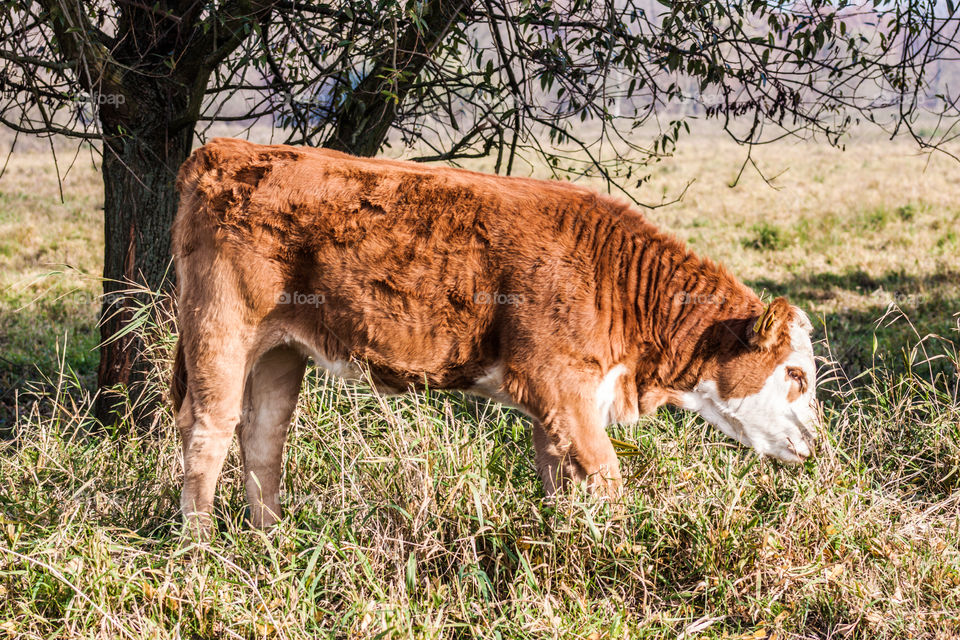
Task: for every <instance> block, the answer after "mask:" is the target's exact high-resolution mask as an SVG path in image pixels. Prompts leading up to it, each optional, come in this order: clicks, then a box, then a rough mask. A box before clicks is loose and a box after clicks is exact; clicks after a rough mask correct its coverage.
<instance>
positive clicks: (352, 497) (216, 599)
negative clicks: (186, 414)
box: [0, 140, 960, 639]
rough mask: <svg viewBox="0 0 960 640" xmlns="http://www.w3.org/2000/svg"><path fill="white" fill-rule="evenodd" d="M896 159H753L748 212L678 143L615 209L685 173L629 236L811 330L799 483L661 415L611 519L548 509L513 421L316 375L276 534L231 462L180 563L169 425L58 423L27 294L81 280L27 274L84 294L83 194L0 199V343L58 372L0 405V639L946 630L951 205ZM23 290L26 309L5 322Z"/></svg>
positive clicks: (91, 208) (949, 597)
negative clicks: (821, 415)
mask: <svg viewBox="0 0 960 640" xmlns="http://www.w3.org/2000/svg"><path fill="white" fill-rule="evenodd" d="M904 151H905V149H904V148H902V147H897V146H896V145H893V144H886V145H880V144H875V143H870V144H869V145H866V146H863V147H858V148H857V149H855V150H853V151H852V152H847V154H845V155H839V154H838V153H836V152H834V151H830V150H826V149H823V148H821V147H818V146H806V147H777V148H770V149H765V150H762V151H758V152H756V153H757V157H758V158H759V160H758V161H759V162H760V165H761V167H764V168H768V169H769V170H770V172H771V173H775V172H776V171H777V170H778V169H781V168H785V167H789V171H788V172H787V173H786V174H784V175H783V176H782V177H781V178H780V179H779V180H778V183H779V184H781V185H782V186H783V188H782V190H780V191H774V190H771V189H770V188H768V187H766V186H765V185H763V184H762V181H759V179H758V178H756V176H751V175H749V174H746V175H745V178H744V180H743V181H741V184H740V185H739V186H738V187H736V188H734V189H731V188H729V187H727V186H726V184H727V183H728V182H730V181H731V180H732V179H733V177H734V176H735V175H736V172H737V170H738V169H739V164H740V163H741V162H742V161H743V155H742V153H743V152H742V150H740V151H738V150H737V149H736V148H734V147H731V146H728V145H725V144H721V143H719V142H718V141H715V140H712V141H708V142H707V143H704V144H697V143H695V142H694V143H691V144H690V145H689V146H688V147H685V148H681V152H680V154H679V155H678V157H677V158H676V159H675V160H671V161H669V162H665V163H663V164H661V165H659V166H657V167H656V168H655V170H654V175H653V177H652V178H651V180H650V182H649V183H648V184H649V186H648V187H647V188H646V189H645V190H644V192H643V193H642V194H641V199H644V200H648V201H649V200H651V199H653V198H651V197H647V196H649V195H650V194H654V198H659V194H660V193H661V192H662V191H663V190H664V189H666V192H667V194H668V195H669V194H671V193H675V192H677V191H678V190H679V189H680V188H682V186H683V185H684V184H685V183H686V181H687V180H688V179H689V178H692V177H697V178H698V179H697V182H696V183H694V185H693V186H691V188H690V191H689V192H688V194H687V198H686V199H685V201H684V202H683V203H682V204H681V205H679V206H677V207H673V208H665V209H658V210H656V211H655V212H653V213H651V217H652V218H654V219H655V220H657V221H658V222H659V223H660V224H661V225H663V226H665V227H667V228H670V229H672V230H674V231H675V232H677V233H678V234H679V235H681V236H682V237H684V238H686V239H688V240H691V241H693V244H694V246H695V247H697V248H698V249H699V250H700V251H701V252H703V253H705V254H707V255H711V256H712V257H715V258H717V259H719V260H721V261H723V262H725V263H727V264H728V265H730V266H731V268H732V269H733V270H734V272H735V273H738V274H739V275H741V276H742V277H743V278H744V279H746V280H747V281H749V282H751V283H753V284H754V285H756V286H759V287H765V288H767V289H768V290H769V291H770V292H772V293H781V292H786V293H789V294H790V295H791V296H792V297H794V298H797V299H799V300H800V301H801V303H802V304H804V305H805V306H807V307H808V308H810V309H812V310H813V311H815V312H818V313H819V314H821V317H822V324H821V327H820V331H821V332H822V333H821V337H825V336H829V340H826V339H824V340H822V341H821V343H820V344H819V345H818V351H819V354H820V355H821V356H822V358H823V367H822V373H823V374H824V376H825V378H826V383H825V385H824V388H823V391H822V399H823V400H824V401H825V405H826V411H827V418H828V425H829V430H828V437H827V442H826V443H825V444H824V446H823V447H822V450H821V452H820V455H819V456H818V457H817V458H816V459H815V460H812V461H810V462H808V463H807V464H806V465H805V466H803V467H799V468H793V467H784V466H782V465H780V464H778V463H776V462H770V461H760V460H757V459H756V457H755V456H754V455H753V454H752V453H751V452H749V451H747V450H744V449H741V448H738V447H736V446H734V445H731V444H730V443H729V442H727V441H726V440H725V439H724V438H723V437H722V436H721V435H719V434H718V433H717V432H715V431H713V430H711V429H709V428H707V427H705V425H704V424H703V422H702V421H701V420H699V419H698V418H694V417H692V416H690V415H688V414H685V413H683V412H677V411H666V410H665V411H662V412H661V413H659V414H658V415H657V416H654V417H650V418H645V419H644V420H642V421H641V422H640V423H639V424H636V425H630V426H619V427H615V428H613V429H612V433H613V435H614V436H615V437H617V438H618V439H620V440H624V441H627V442H630V443H634V444H635V448H630V449H629V450H627V451H625V452H624V458H623V461H624V465H625V472H626V474H628V475H629V476H630V478H631V480H630V482H629V485H630V492H629V493H628V495H627V497H626V499H625V506H624V509H623V512H622V513H620V514H616V515H611V514H609V513H607V512H606V511H605V507H603V506H602V505H598V504H596V503H594V502H591V501H590V500H584V499H583V498H582V496H573V497H572V498H571V499H570V500H569V501H566V502H563V503H561V504H559V505H557V506H556V507H555V508H545V507H544V506H543V505H542V504H541V488H540V486H539V481H538V480H537V479H536V474H535V471H534V469H533V465H532V463H531V460H532V453H531V450H530V444H529V441H528V430H529V425H528V424H527V422H526V421H525V419H524V418H522V417H521V416H519V415H518V414H516V413H514V412H512V411H509V410H504V409H502V408H500V407H499V406H496V405H493V404H486V403H477V402H474V401H472V400H469V399H465V398H463V397H461V396H458V395H451V394H424V395H420V396H409V397H401V398H381V397H377V396H374V395H372V394H371V393H370V392H369V391H368V390H367V389H365V388H358V387H352V386H346V385H344V384H342V383H331V382H329V381H327V380H325V379H323V378H322V377H320V376H318V375H317V374H315V373H314V374H311V375H310V376H309V377H308V381H307V384H306V386H307V387H308V389H307V391H306V393H304V395H303V398H302V401H301V403H300V406H299V408H298V410H297V414H296V417H295V421H294V423H295V424H294V429H293V433H292V436H291V439H290V446H289V449H288V454H287V474H286V479H285V485H284V492H285V498H286V500H285V501H286V504H287V505H288V507H289V511H288V515H287V517H286V518H285V519H284V520H283V522H282V523H281V524H280V526H279V527H277V528H276V529H275V530H273V531H271V532H269V533H267V534H264V533H262V532H256V531H249V530H246V529H244V528H243V527H242V526H241V525H240V521H241V518H242V513H243V491H242V486H241V476H240V469H239V466H238V464H239V460H238V456H237V455H236V453H235V452H234V453H232V454H231V457H230V459H229V460H228V464H227V469H226V471H225V473H224V477H223V481H222V484H221V497H222V500H221V503H220V505H219V507H218V512H219V515H220V517H221V528H220V532H219V535H218V536H217V538H216V539H215V540H214V541H213V542H212V543H210V544H206V545H192V544H189V543H186V542H184V541H183V540H182V539H181V538H180V537H179V535H178V530H179V528H178V525H177V523H176V518H177V513H176V510H177V507H176V503H177V496H178V490H179V487H178V474H179V459H178V456H179V452H178V442H177V439H176V437H175V435H174V433H173V429H172V426H171V423H170V421H169V420H167V421H165V423H164V424H166V425H167V428H166V429H165V430H164V431H163V432H162V433H160V434H159V435H157V436H155V437H150V438H147V439H143V438H140V437H138V436H135V435H131V434H129V433H124V434H119V433H117V434H105V433H102V432H91V431H90V427H91V424H92V423H91V420H90V418H89V416H88V413H87V407H86V405H85V404H83V403H79V404H74V399H75V398H78V397H81V398H82V396H83V394H82V393H79V392H78V390H77V387H78V386H80V385H82V384H83V380H84V378H83V375H84V374H85V373H86V372H88V370H87V369H85V368H84V367H88V366H89V365H88V364H86V363H85V361H83V360H82V359H81V360H74V361H73V362H74V364H73V367H74V368H75V369H77V371H78V372H79V375H78V376H74V375H73V374H72V373H71V372H70V367H69V366H67V365H70V363H71V358H73V357H74V356H70V357H66V358H59V359H58V358H57V357H56V348H55V346H54V342H55V337H56V336H58V335H60V332H61V328H60V327H61V325H60V320H58V319H56V318H52V319H48V318H45V317H44V313H46V309H47V308H48V307H46V306H44V305H49V304H51V303H50V302H49V300H48V296H47V294H44V293H43V291H44V289H43V288H42V287H44V286H46V287H49V288H51V289H52V290H54V291H58V290H60V291H62V290H69V288H70V287H78V288H80V290H82V291H85V292H88V294H89V293H91V292H93V291H95V289H96V286H97V282H96V279H95V278H92V277H88V278H79V279H77V280H71V278H75V277H77V276H75V275H74V272H67V273H64V274H62V275H46V276H44V277H43V278H42V279H41V280H40V283H43V284H37V283H36V282H35V281H36V279H37V278H36V276H37V275H39V274H47V273H49V272H51V271H57V269H55V268H53V267H52V266H50V265H49V264H47V258H44V257H43V256H44V255H53V256H56V255H57V254H56V252H55V251H54V252H53V253H43V252H44V251H45V250H46V249H47V247H48V246H49V243H50V242H51V241H52V239H62V238H66V237H70V236H71V234H74V233H76V234H80V235H81V237H87V238H92V240H90V241H88V242H87V244H88V245H89V246H87V248H86V254H84V255H85V257H81V255H80V254H77V255H76V257H74V258H73V259H74V260H76V261H78V262H82V261H84V260H89V262H84V263H83V264H85V265H86V266H84V267H83V270H85V271H88V272H95V271H96V268H95V259H96V256H97V254H98V252H99V248H98V246H97V245H98V243H97V242H96V235H90V236H83V234H87V233H90V234H92V233H93V232H91V231H90V228H91V227H92V224H91V220H96V218H97V215H96V207H97V206H99V201H98V200H97V199H96V196H91V197H90V198H89V199H85V198H87V196H90V193H94V192H93V190H92V189H90V191H89V192H87V191H85V189H84V188H83V187H82V186H80V187H78V191H77V194H73V195H71V192H69V191H68V192H67V193H66V195H67V198H68V199H67V205H66V208H67V209H68V210H69V208H70V207H74V208H75V209H74V213H64V212H63V211H62V208H61V207H60V206H59V205H55V204H50V203H51V202H52V201H53V196H52V194H54V193H55V191H53V189H54V188H55V184H54V183H53V182H52V180H51V176H50V174H49V173H46V174H45V173H42V172H40V171H39V170H37V173H35V174H31V173H29V172H28V171H27V169H25V168H24V169H22V170H23V172H24V173H23V175H25V176H27V177H22V178H20V179H19V180H20V181H19V182H16V183H11V182H9V181H8V178H7V177H5V178H4V179H3V181H0V192H2V194H3V195H2V196H0V197H2V198H3V202H4V203H7V202H12V203H13V205H12V206H9V205H6V204H5V208H4V209H3V210H2V211H0V216H2V217H0V224H3V225H5V226H4V228H3V231H4V235H3V237H4V238H6V237H7V235H6V234H7V233H11V232H19V231H18V229H19V228H20V226H27V225H31V226H32V227H33V228H34V230H33V231H30V232H29V234H27V235H26V236H25V237H29V238H33V240H31V241H30V242H31V243H33V244H32V245H30V246H31V247H32V248H24V249H23V250H20V249H19V248H17V247H15V248H14V250H13V252H12V255H11V256H5V257H2V258H0V259H2V260H3V262H0V278H2V279H3V280H2V282H3V286H2V287H0V292H2V294H0V305H2V306H0V311H2V313H3V320H2V322H3V324H2V326H3V331H4V332H3V334H2V337H0V348H2V349H3V351H2V354H3V355H4V357H6V358H8V359H10V360H15V359H16V358H17V357H22V358H25V359H29V358H30V357H36V358H38V359H40V358H41V357H44V358H46V360H40V361H41V362H45V361H47V362H57V361H63V362H65V363H66V364H65V365H64V369H66V371H65V375H63V376H58V375H57V370H56V369H47V372H48V374H50V372H51V371H52V374H50V375H49V377H50V378H51V380H52V384H51V385H50V386H48V387H46V388H45V389H44V390H43V393H42V395H41V397H39V398H38V399H36V402H35V403H31V402H28V401H27V400H28V399H27V398H24V397H21V398H20V400H19V411H20V412H19V415H17V416H16V417H15V418H11V423H12V424H11V426H10V430H11V433H10V436H11V437H10V439H8V440H7V441H5V442H4V443H3V444H0V486H2V487H3V489H2V490H0V514H2V516H0V517H2V519H3V522H2V527H0V532H2V533H0V632H2V631H6V632H7V633H8V634H9V635H10V636H11V637H25V638H29V637H56V638H60V637H62V638H74V637H105V638H118V637H138V638H139V637H145V638H164V637H170V636H176V637H237V636H239V637H243V638H253V637H258V638H259V637H277V638H305V637H315V636H323V637H326V636H330V637H338V638H339V637H381V638H393V637H417V638H420V637H437V638H460V637H484V638H493V637H501V638H506V637H510V638H647V637H649V638H675V637H678V636H683V637H687V638H692V637H702V638H722V637H740V638H771V637H777V638H799V637H816V638H821V637H824V638H825V637H844V638H847V637H849V638H871V639H872V638H904V637H923V638H954V637H958V636H960V626H958V623H957V620H958V618H960V546H958V545H960V542H958V541H960V515H958V514H960V399H958V384H960V382H958V380H960V377H958V367H960V358H958V355H957V351H956V348H955V347H954V346H953V345H952V344H951V343H950V342H948V341H947V340H945V339H940V338H926V339H925V340H922V339H923V338H924V337H925V335H926V333H927V332H928V331H934V332H936V333H939V334H940V335H942V336H944V338H953V339H956V337H957V325H956V323H957V318H956V316H955V315H953V314H955V313H956V312H957V310H958V307H960V293H958V289H957V287H958V282H957V278H956V269H957V263H956V259H955V258H954V259H953V260H952V261H951V253H950V251H951V250H950V248H949V247H950V246H954V249H953V251H954V255H955V251H956V248H955V245H950V244H949V243H950V242H954V241H953V240H950V239H949V238H948V239H946V240H943V241H942V242H941V240H942V239H943V238H945V237H947V236H948V235H949V233H950V231H951V230H952V229H953V228H954V227H955V226H956V219H957V215H958V211H960V201H958V199H957V195H956V194H957V189H956V185H957V179H958V172H957V171H956V170H955V169H951V165H949V164H942V163H941V162H940V161H939V160H937V161H934V162H932V163H930V165H929V166H926V170H925V171H924V167H925V160H924V159H922V158H911V157H908V156H906V155H904ZM15 162H17V163H22V164H19V166H20V167H21V168H23V167H27V166H28V165H29V163H31V162H37V163H38V164H35V165H34V166H36V167H42V166H43V165H42V163H41V162H40V161H37V160H34V159H33V157H32V156H28V157H25V158H18V159H16V160H15ZM15 166H17V165H15ZM31 177H32V178H33V179H32V180H31ZM91 182H92V178H91V179H90V180H89V181H88V182H87V183H86V184H88V185H90V184H91ZM21 193H28V194H41V193H42V194H46V196H47V197H48V199H47V200H44V199H43V198H41V197H39V196H33V195H29V196H20V195H17V194H21ZM84 193H87V196H85V195H84ZM44 202H46V203H47V205H44V204H43V203H44ZM11 211H12V213H11ZM18 220H19V221H20V222H17V221H18ZM804 221H806V222H804ZM763 223H765V224H766V225H767V226H762V225H763ZM54 225H59V226H58V227H57V230H58V231H59V232H54V231H51V227H54ZM771 229H775V230H771ZM24 233H25V234H26V232H24ZM31 234H32V235H31ZM38 252H39V253H38ZM31 255H34V256H40V257H36V258H31V257H30V256H31ZM56 261H60V262H64V261H65V260H61V259H60V258H54V259H53V260H51V262H56ZM11 291H13V292H16V293H11ZM24 291H29V292H32V293H30V295H32V296H34V297H37V298H38V300H37V301H36V302H33V303H32V304H26V305H24V304H23V303H22V302H19V300H20V299H21V298H20V297H19V296H23V295H26V294H24V293H22V292H24ZM897 293H899V294H901V295H900V296H899V297H897V298H896V299H897V300H898V301H900V302H901V303H903V304H902V306H903V310H904V311H905V312H906V314H907V317H903V316H897V319H896V320H894V322H893V324H892V325H891V326H890V327H887V328H883V327H881V328H880V330H879V331H878V332H877V336H878V339H877V342H876V344H875V345H874V342H873V339H872V336H873V334H874V326H875V322H876V321H877V320H878V319H879V318H880V317H881V316H883V315H884V314H885V313H887V304H886V301H887V298H888V297H889V296H892V295H894V294H897ZM93 306H94V305H91V306H90V307H89V308H87V307H82V306H77V307H75V308H73V309H72V310H68V311H69V313H71V314H75V315H71V317H70V318H69V319H68V322H70V323H76V324H75V325H73V326H77V327H82V326H89V325H92V322H93V311H94V308H93ZM894 315H896V314H893V315H888V318H889V319H893V318H894ZM908 318H909V319H908ZM9 327H13V329H14V332H13V333H8V328H9ZM911 327H914V328H911ZM28 330H30V331H36V332H37V334H38V335H40V336H45V341H43V342H39V343H37V347H38V349H39V351H38V352H36V353H33V352H31V349H32V348H33V347H31V346H30V345H29V344H28V343H27V342H26V341H25V340H20V338H18V336H20V335H24V332H27V331H28ZM90 335H92V333H91V334H90ZM161 346H162V345H161ZM904 348H905V350H903V349H904ZM8 354H9V355H8ZM11 356H13V357H11ZM931 358H936V359H934V360H933V361H932V363H931V362H929V360H930V359H931ZM4 366H6V365H4ZM161 366H162V363H161ZM854 375H857V377H853V376H854ZM851 378H852V379H851ZM0 393H2V391H0Z"/></svg>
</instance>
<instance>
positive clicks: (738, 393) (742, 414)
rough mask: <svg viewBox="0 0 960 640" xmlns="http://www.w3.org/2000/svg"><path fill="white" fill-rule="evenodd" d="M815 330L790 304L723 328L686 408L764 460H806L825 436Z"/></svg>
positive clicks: (776, 304)
mask: <svg viewBox="0 0 960 640" xmlns="http://www.w3.org/2000/svg"><path fill="white" fill-rule="evenodd" d="M812 330H813V327H812V326H811V324H810V320H809V319H808V318H807V316H806V314H804V313H803V311H801V310H800V309H798V308H796V307H793V306H791V305H790V304H789V303H788V302H787V301H786V300H785V299H784V298H777V299H776V300H774V301H773V302H772V303H770V305H769V306H768V307H767V308H766V310H765V311H764V312H763V314H762V315H760V316H759V317H755V318H749V319H745V320H738V321H731V322H724V323H720V324H719V325H717V326H716V327H714V329H713V330H712V331H711V336H710V340H709V342H708V343H707V349H706V351H707V353H706V354H705V355H704V358H705V360H704V367H703V375H702V378H701V380H700V381H699V382H698V383H697V385H696V386H695V387H694V388H693V389H692V390H691V391H688V392H685V393H683V394H682V400H681V404H682V406H683V407H684V408H685V409H690V410H692V411H696V412H697V413H699V414H700V415H701V416H702V417H703V418H704V419H705V420H707V422H709V423H711V424H712V425H714V426H715V427H717V428H718V429H720V431H722V432H723V433H725V434H727V435H728V436H730V437H731V438H734V439H735V440H738V441H739V442H741V443H743V444H746V445H749V446H751V447H753V448H754V449H756V450H757V452H758V453H760V454H761V455H766V456H772V457H775V458H779V459H780V460H783V461H785V462H801V461H803V460H804V459H805V458H807V457H808V456H809V455H810V454H811V453H812V452H813V445H814V442H815V441H816V438H817V434H818V432H819V429H820V412H819V410H818V406H817V401H816V382H817V381H816V372H817V370H816V364H815V362H814V359H813V347H812V345H811V343H810V332H811V331H812Z"/></svg>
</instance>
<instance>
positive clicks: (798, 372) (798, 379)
mask: <svg viewBox="0 0 960 640" xmlns="http://www.w3.org/2000/svg"><path fill="white" fill-rule="evenodd" d="M787 377H789V378H790V381H791V382H795V383H797V386H798V387H800V393H803V392H804V391H805V390H806V388H807V376H805V375H804V373H803V369H800V368H798V367H789V368H788V369H787Z"/></svg>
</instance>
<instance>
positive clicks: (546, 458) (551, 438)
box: [533, 407, 623, 500]
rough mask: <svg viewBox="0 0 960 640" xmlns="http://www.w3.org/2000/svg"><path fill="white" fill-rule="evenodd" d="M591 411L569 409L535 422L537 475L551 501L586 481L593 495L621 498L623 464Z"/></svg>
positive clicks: (546, 415)
mask: <svg viewBox="0 0 960 640" xmlns="http://www.w3.org/2000/svg"><path fill="white" fill-rule="evenodd" d="M589 409H590V408H589V407H584V408H582V409H581V408H577V407H573V408H570V407H567V408H563V409H559V410H553V411H547V412H545V415H543V416H542V417H541V418H540V419H535V420H534V426H533V445H534V449H535V451H536V461H537V471H539V473H540V477H541V478H542V479H543V486H544V490H545V491H546V494H547V496H548V497H549V496H553V495H554V494H555V493H556V491H557V490H558V489H560V488H561V487H565V485H568V484H569V483H570V482H571V481H572V482H584V481H585V482H586V484H587V489H588V490H589V491H590V493H592V494H593V495H597V496H602V497H605V498H610V499H611V500H616V499H618V498H619V497H620V493H621V490H622V485H623V481H622V478H621V476H620V461H619V460H618V459H617V454H616V452H615V451H614V450H613V444H612V443H611V442H610V438H609V437H608V436H607V432H606V429H605V428H604V425H603V424H602V422H601V420H600V416H599V415H592V414H596V413H597V412H595V411H594V412H591V411H590V410H589Z"/></svg>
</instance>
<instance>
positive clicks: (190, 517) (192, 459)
mask: <svg viewBox="0 0 960 640" xmlns="http://www.w3.org/2000/svg"><path fill="white" fill-rule="evenodd" d="M189 347H190V348H188V350H187V353H186V354H185V355H186V357H187V358H188V359H190V358H191V357H192V356H193V355H194V353H203V354H205V355H206V356H207V357H206V359H204V360H200V361H198V360H197V359H195V358H194V359H192V360H190V363H189V364H188V367H187V368H188V371H189V379H188V381H187V392H186V395H185V397H184V400H183V404H182V405H181V407H180V411H179V412H178V414H177V428H178V429H179V431H180V436H181V440H182V445H183V493H182V494H181V496H180V508H181V510H182V512H183V518H184V522H185V524H186V525H187V526H188V528H189V529H190V530H191V532H192V533H194V534H195V535H199V536H201V537H205V536H206V535H208V534H209V532H210V529H211V528H212V516H211V512H212V510H213V498H214V494H215V492H216V488H217V480H218V478H219V476H220V471H221V470H222V468H223V461H224V459H225V458H226V455H227V450H228V449H229V448H230V442H231V441H232V440H233V434H234V432H235V431H236V429H237V424H238V423H239V421H240V411H241V407H242V401H243V384H244V376H245V370H246V353H245V350H244V348H243V346H242V344H241V342H240V341H239V340H238V339H236V338H233V339H229V340H225V339H221V340H203V341H199V340H198V341H194V342H192V343H189Z"/></svg>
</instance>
